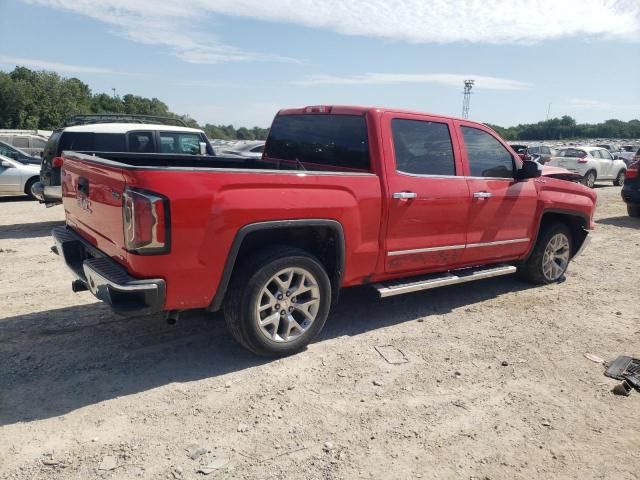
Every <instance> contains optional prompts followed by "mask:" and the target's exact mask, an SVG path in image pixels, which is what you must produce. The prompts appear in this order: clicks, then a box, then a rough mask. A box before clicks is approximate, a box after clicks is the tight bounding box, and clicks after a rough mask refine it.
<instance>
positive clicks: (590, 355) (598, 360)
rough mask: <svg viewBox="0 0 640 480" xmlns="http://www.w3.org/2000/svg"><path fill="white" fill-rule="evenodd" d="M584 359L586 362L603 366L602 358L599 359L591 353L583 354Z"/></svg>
mask: <svg viewBox="0 0 640 480" xmlns="http://www.w3.org/2000/svg"><path fill="white" fill-rule="evenodd" d="M584 358H586V359H587V360H591V361H592V362H594V363H602V364H604V360H603V359H602V358H600V357H599V356H597V355H594V354H593V353H585V354H584Z"/></svg>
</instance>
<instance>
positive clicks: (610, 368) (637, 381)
mask: <svg viewBox="0 0 640 480" xmlns="http://www.w3.org/2000/svg"><path fill="white" fill-rule="evenodd" d="M606 366H607V370H606V371H605V372H604V374H605V375H606V376H607V377H610V378H615V379H616V380H622V383H620V384H618V385H616V386H615V387H613V389H612V390H611V392H612V393H614V394H615V395H621V396H624V397H628V396H629V395H630V394H631V390H633V389H636V390H637V391H639V392H640V359H638V358H633V357H628V356H626V355H620V356H619V357H618V358H616V359H615V360H614V361H613V362H610V363H608V364H607V365H606Z"/></svg>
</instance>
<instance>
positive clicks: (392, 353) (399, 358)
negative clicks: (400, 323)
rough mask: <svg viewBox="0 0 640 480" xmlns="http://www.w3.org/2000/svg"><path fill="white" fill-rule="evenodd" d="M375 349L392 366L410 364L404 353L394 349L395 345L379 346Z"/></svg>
mask: <svg viewBox="0 0 640 480" xmlns="http://www.w3.org/2000/svg"><path fill="white" fill-rule="evenodd" d="M374 348H375V349H376V352H378V353H379V354H380V356H381V357H382V358H384V359H385V360H386V362H387V363H390V364H391V365H397V364H400V363H408V362H409V359H408V358H407V356H406V355H405V354H404V352H403V351H402V350H400V349H399V348H396V347H394V346H393V345H379V346H376V347H374Z"/></svg>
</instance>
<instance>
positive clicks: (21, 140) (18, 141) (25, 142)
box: [12, 137, 29, 148]
mask: <svg viewBox="0 0 640 480" xmlns="http://www.w3.org/2000/svg"><path fill="white" fill-rule="evenodd" d="M12 143H13V146H14V147H17V148H29V137H13V142H12Z"/></svg>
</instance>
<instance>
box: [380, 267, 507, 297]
mask: <svg viewBox="0 0 640 480" xmlns="http://www.w3.org/2000/svg"><path fill="white" fill-rule="evenodd" d="M515 272H516V267H514V266H513V265H504V264H502V265H491V266H489V267H486V266H485V267H476V268H465V269H463V270H456V271H453V272H444V273H435V274H432V275H426V276H422V277H413V278H411V279H406V278H403V279H400V280H393V281H389V282H382V283H374V284H373V288H375V289H376V290H377V291H378V295H380V297H381V298H385V297H393V296H394V295H402V294H403V293H411V292H419V291H420V290H429V289H430V288H438V287H444V286H446V285H455V284H457V283H466V282H473V281H474V280H481V279H483V278H491V277H499V276H501V275H509V274H511V273H515ZM407 280H409V281H407Z"/></svg>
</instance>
